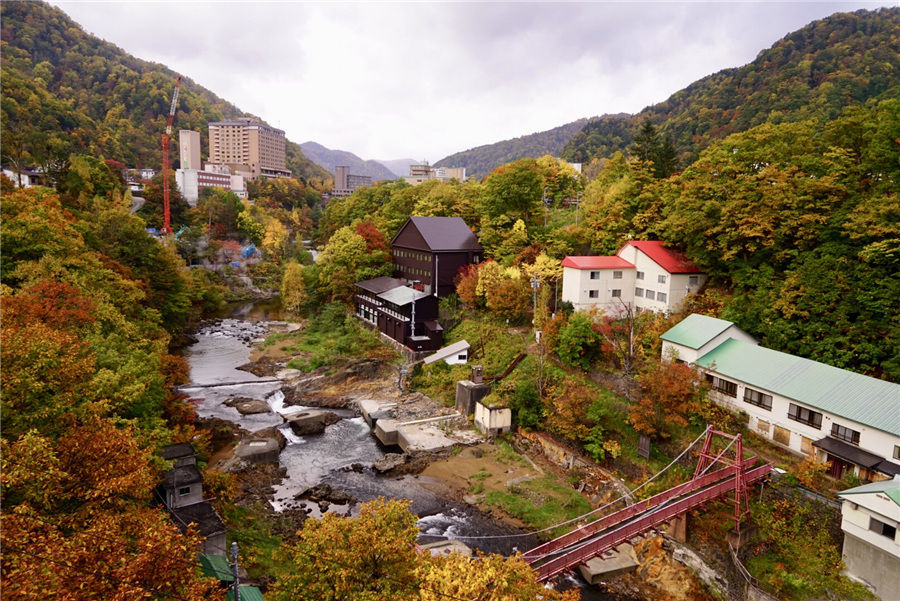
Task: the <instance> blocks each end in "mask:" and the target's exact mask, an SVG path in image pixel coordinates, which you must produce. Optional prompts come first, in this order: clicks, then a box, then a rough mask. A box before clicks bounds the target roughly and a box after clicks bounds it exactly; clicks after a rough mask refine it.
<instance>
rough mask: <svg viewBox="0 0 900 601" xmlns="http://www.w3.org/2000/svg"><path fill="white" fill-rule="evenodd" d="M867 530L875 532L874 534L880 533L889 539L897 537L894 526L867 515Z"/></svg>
mask: <svg viewBox="0 0 900 601" xmlns="http://www.w3.org/2000/svg"><path fill="white" fill-rule="evenodd" d="M869 530H871V531H872V532H875V533H876V534H880V535H881V536H886V537H888V538H889V539H891V540H893V539H894V538H896V537H897V527H896V526H891V525H890V524H885V523H884V522H882V521H881V520H876V519H875V518H873V517H869Z"/></svg>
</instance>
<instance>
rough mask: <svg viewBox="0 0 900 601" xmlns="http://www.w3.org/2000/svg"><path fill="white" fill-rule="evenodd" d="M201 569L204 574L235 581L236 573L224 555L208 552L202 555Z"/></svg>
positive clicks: (224, 580) (226, 580) (217, 578)
mask: <svg viewBox="0 0 900 601" xmlns="http://www.w3.org/2000/svg"><path fill="white" fill-rule="evenodd" d="M200 571H201V572H202V573H203V575H204V576H208V577H210V578H215V579H216V580H221V581H222V582H234V574H233V573H232V571H231V566H229V565H228V560H227V559H226V558H225V556H224V555H208V554H206V553H204V554H202V555H200Z"/></svg>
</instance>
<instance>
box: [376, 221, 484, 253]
mask: <svg viewBox="0 0 900 601" xmlns="http://www.w3.org/2000/svg"><path fill="white" fill-rule="evenodd" d="M408 227H413V228H415V229H416V230H417V231H418V232H419V234H420V235H421V236H422V239H423V240H424V241H425V244H426V245H427V246H428V248H429V249H430V250H432V251H449V250H473V251H482V250H484V249H483V248H482V247H481V244H479V243H478V239H477V238H475V234H473V233H472V230H470V229H469V226H468V225H466V222H465V221H463V220H462V218H461V217H410V218H409V219H407V220H406V223H404V224H403V226H402V227H401V228H400V230H399V231H398V232H397V234H396V235H395V236H394V237H393V238H392V239H391V245H392V246H393V245H394V242H395V241H396V240H397V238H398V237H399V236H400V235H401V234H402V233H403V230H404V229H406V228H408Z"/></svg>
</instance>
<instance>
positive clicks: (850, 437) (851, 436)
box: [831, 424, 859, 445]
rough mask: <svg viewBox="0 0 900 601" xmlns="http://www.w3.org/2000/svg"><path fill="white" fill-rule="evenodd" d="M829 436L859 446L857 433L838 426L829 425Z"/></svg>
mask: <svg viewBox="0 0 900 601" xmlns="http://www.w3.org/2000/svg"><path fill="white" fill-rule="evenodd" d="M831 435H832V436H833V437H834V438H837V439H838V440H843V441H844V442H849V443H850V444H855V445H859V432H857V431H856V430H851V429H850V428H848V427H846V426H841V425H840V424H831Z"/></svg>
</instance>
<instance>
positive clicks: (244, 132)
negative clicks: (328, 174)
mask: <svg viewBox="0 0 900 601" xmlns="http://www.w3.org/2000/svg"><path fill="white" fill-rule="evenodd" d="M284 145H285V137H284V131H283V130H280V129H276V128H274V127H269V126H268V125H263V124H262V123H259V122H257V121H251V120H250V119H231V120H228V121H217V122H215V123H210V124H209V162H210V163H213V164H217V165H229V166H234V167H238V166H240V165H245V166H246V168H247V170H248V171H249V172H250V173H251V177H252V179H257V178H260V177H264V178H275V177H290V176H291V172H290V171H288V170H287V169H286V167H285V153H284ZM238 168H239V167H238Z"/></svg>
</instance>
